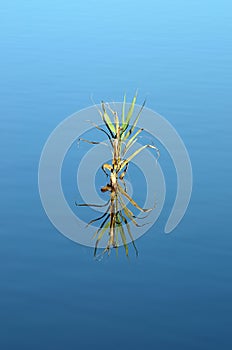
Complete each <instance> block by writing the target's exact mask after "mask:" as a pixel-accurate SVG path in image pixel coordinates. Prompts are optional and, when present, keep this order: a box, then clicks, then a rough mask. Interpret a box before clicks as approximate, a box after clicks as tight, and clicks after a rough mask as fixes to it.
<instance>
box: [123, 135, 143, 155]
mask: <svg viewBox="0 0 232 350" xmlns="http://www.w3.org/2000/svg"><path fill="white" fill-rule="evenodd" d="M143 130H144V129H143V128H141V129H139V130H138V131H137V132H136V133H135V134H134V135H133V136H132V137H131V138H130V140H129V141H128V142H127V144H126V146H125V148H124V150H123V156H124V155H125V154H126V153H127V152H128V150H129V148H130V147H131V146H132V145H133V144H134V143H135V142H136V141H137V139H136V137H137V136H138V135H139V134H140V133H141V132H142V131H143Z"/></svg>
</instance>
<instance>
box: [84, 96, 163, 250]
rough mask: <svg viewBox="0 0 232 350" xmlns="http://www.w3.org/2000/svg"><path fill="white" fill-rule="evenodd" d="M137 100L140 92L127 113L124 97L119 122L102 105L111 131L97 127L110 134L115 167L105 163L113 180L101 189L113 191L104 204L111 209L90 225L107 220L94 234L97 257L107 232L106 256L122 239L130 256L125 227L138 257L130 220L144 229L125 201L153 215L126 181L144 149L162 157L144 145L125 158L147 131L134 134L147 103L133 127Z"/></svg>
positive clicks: (101, 112) (113, 114) (103, 118)
mask: <svg viewBox="0 0 232 350" xmlns="http://www.w3.org/2000/svg"><path fill="white" fill-rule="evenodd" d="M136 99H137V93H136V94H135V96H134V98H133V100H132V102H131V104H130V107H129V110H128V112H127V114H125V107H126V97H124V101H123V107H122V115H121V122H120V120H119V117H118V114H117V112H116V111H114V110H112V108H111V107H110V105H109V104H106V103H104V102H102V104H101V107H102V110H99V113H100V115H101V118H102V120H103V122H104V124H105V126H106V128H107V131H106V130H104V129H102V128H101V127H99V126H98V125H95V124H94V126H95V127H96V128H97V129H98V130H100V131H102V132H103V133H104V134H106V135H107V137H108V139H109V141H110V144H111V147H112V164H107V163H105V164H103V165H102V170H103V171H104V173H105V174H106V175H107V177H109V183H108V184H107V185H106V186H104V187H102V188H101V191H102V192H107V191H108V192H110V199H109V201H108V202H107V203H106V204H105V205H103V206H107V209H106V211H105V213H104V214H103V215H102V216H100V217H98V218H97V219H93V220H91V221H90V222H89V223H88V225H90V224H93V223H94V222H96V221H98V220H101V219H103V221H102V223H101V225H100V227H99V228H98V229H97V231H96V232H95V235H94V238H97V239H96V244H95V250H94V255H95V256H96V252H97V247H98V244H99V241H100V240H101V239H102V237H103V235H104V233H105V232H108V233H109V239H108V243H107V246H106V248H105V250H104V252H103V253H105V252H108V253H110V249H111V247H114V248H116V249H118V239H119V236H120V237H121V239H122V242H123V245H124V248H125V252H126V255H127V256H128V245H127V239H126V233H125V230H124V227H126V230H127V234H128V235H129V237H130V239H131V241H132V243H133V246H134V248H135V251H136V254H138V251H137V249H136V246H135V244H134V240H133V236H132V233H131V230H130V225H129V221H131V222H132V223H133V224H134V225H135V226H140V225H139V224H138V223H137V221H136V220H135V219H136V216H135V215H134V213H133V212H132V211H131V210H130V209H129V208H128V207H127V206H126V204H125V202H124V199H125V198H126V199H127V200H128V201H129V202H130V203H131V204H132V205H133V206H134V207H135V208H137V209H138V210H139V211H141V212H149V211H150V210H152V208H150V209H143V208H141V207H140V206H139V205H138V204H137V203H136V202H135V201H134V200H133V199H132V198H131V197H130V196H129V194H128V193H127V190H126V184H125V181H124V177H125V175H126V172H127V169H128V165H129V162H130V161H131V160H132V159H133V158H134V157H135V156H136V155H137V154H139V153H140V152H141V151H142V150H144V149H145V148H152V149H154V150H155V151H156V152H157V154H158V156H159V151H158V149H157V148H156V147H155V146H154V145H150V144H147V145H145V146H141V147H140V148H139V149H137V150H136V151H135V152H134V153H133V154H132V155H130V156H129V157H128V158H125V156H126V154H127V152H128V150H129V149H130V148H131V147H132V146H133V145H134V144H135V143H136V141H137V139H138V136H139V134H140V133H141V132H142V131H143V129H142V128H141V129H139V130H137V131H136V132H135V133H134V131H135V128H136V125H137V122H138V120H139V117H140V115H141V112H142V110H143V108H144V105H145V101H144V103H143V105H142V107H141V108H140V110H139V113H138V114H137V116H136V118H135V120H134V122H133V124H132V125H130V121H131V118H132V115H133V112H134V107H135V103H136ZM110 115H112V117H113V120H114V121H113V122H112V119H111V117H110ZM80 140H82V141H85V142H88V143H91V144H97V143H98V142H92V141H88V140H84V139H80ZM120 182H121V184H122V185H123V187H122V186H121V185H120ZM77 205H79V206H90V207H91V206H92V207H99V206H100V205H97V204H77Z"/></svg>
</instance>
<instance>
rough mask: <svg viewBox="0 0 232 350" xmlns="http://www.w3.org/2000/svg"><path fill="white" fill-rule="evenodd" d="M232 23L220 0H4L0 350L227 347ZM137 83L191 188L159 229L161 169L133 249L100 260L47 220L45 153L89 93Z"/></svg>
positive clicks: (107, 93) (117, 92)
mask: <svg viewBox="0 0 232 350" xmlns="http://www.w3.org/2000/svg"><path fill="white" fill-rule="evenodd" d="M231 32H232V5H231V2H230V1H227V0H222V1H220V2H218V3H217V2H212V1H209V0H205V1H199V0H194V1H193V0H189V1H184V0H176V1H171V0H164V1H159V0H158V1H151V0H145V1H140V2H139V1H133V2H132V1H128V2H123V1H122V0H118V1H111V2H107V1H104V0H100V1H86V2H85V1H83V0H79V1H66V2H64V1H51V2H47V1H44V0H40V1H38V0H35V1H26V0H21V1H18V2H14V3H12V2H1V9H0V43H1V55H0V67H1V79H0V93H1V100H0V109H1V114H0V120H1V124H0V125H1V147H0V153H1V162H0V174H1V177H0V186H1V225H0V239H1V243H0V259H1V261H0V315H1V317H0V349H3V350H12V349H23V350H27V349H34V350H37V349H38V350H40V349H49V350H51V349H56V350H59V349H62V350H63V349H66V348H67V349H69V350H72V349H92V348H95V349H96V348H97V349H98V348H99V349H111V350H113V349H118V348H122V349H141V348H148V349H151V348H152V349H153V348H154V349H158V350H159V349H161V350H166V349H178V350H180V349H203V350H208V349H210V350H213V349H219V348H222V349H231V347H232V336H231V322H232V317H231V315H232V278H231V277H232V276H231V268H232V236H231V224H232V223H231V195H232V186H231V180H230V178H231V170H232V165H231V164H232V163H231V146H232V145H231V126H232V123H231V109H232V99H231V88H232V83H231V81H232V71H231V63H232V62H231V61H232V60H231V57H232V56H231V55H232V44H231ZM136 88H139V98H140V99H141V100H140V101H139V102H140V103H141V102H142V100H143V98H144V97H146V96H147V106H148V107H149V108H152V109H154V110H155V111H157V112H158V113H160V114H161V115H163V116H164V117H165V118H167V119H168V120H169V121H170V122H171V123H172V124H173V126H174V127H175V128H176V129H177V130H178V132H179V134H180V135H181V137H182V138H183V140H184V142H185V144H186V147H187V148H188V151H189V154H190V157H191V161H192V166H193V176H194V186H193V193H192V199H191V202H190V205H189V208H188V211H187V213H186V215H185V217H184V219H183V220H182V222H181V223H180V224H179V226H178V227H177V228H176V229H175V230H174V231H173V232H172V233H171V234H170V235H165V234H164V233H163V230H164V226H165V223H166V220H167V217H168V215H169V213H170V209H171V205H172V204H173V203H172V202H173V200H174V192H175V191H174V189H173V188H172V182H173V183H175V181H174V180H173V181H172V179H170V192H168V196H169V197H168V199H167V202H166V203H165V207H164V210H163V211H162V214H161V216H160V218H159V220H158V221H157V223H156V225H155V226H154V228H153V229H152V230H149V232H148V233H147V234H146V235H145V236H143V237H142V238H141V239H139V240H138V241H137V246H138V249H139V253H140V255H139V258H138V259H135V258H134V257H133V252H132V257H131V259H130V261H127V259H126V258H125V256H124V254H123V250H122V252H121V251H120V257H119V258H118V259H116V257H115V255H114V254H112V256H111V257H110V258H109V259H104V260H102V261H101V262H96V261H94V259H93V251H92V249H90V248H87V247H84V246H80V245H78V244H75V243H73V242H72V241H70V240H68V239H67V238H65V237H64V236H62V235H61V234H60V233H59V232H58V231H57V230H56V229H55V228H54V227H53V226H52V224H51V223H50V221H49V220H48V218H47V216H46V214H45V212H44V210H43V207H42V205H41V202H40V198H39V193H38V186H37V172H38V162H39V158H40V153H41V150H42V148H43V145H44V143H45V141H46V139H47V137H48V136H49V134H50V133H51V131H52V130H53V129H54V128H55V127H56V126H57V124H58V123H59V122H61V121H62V120H63V119H64V118H66V117H67V116H69V115H70V114H72V113H74V112H75V111H77V110H79V109H81V108H84V107H87V106H89V105H91V100H90V96H91V95H93V96H94V99H95V100H96V101H97V102H99V101H100V100H101V99H105V100H116V101H120V100H122V96H123V93H124V92H125V91H126V92H127V93H128V95H129V97H132V96H133V94H134V91H135V90H136ZM163 162H164V163H163V164H164V165H165V161H163ZM169 168H170V169H171V167H170V166H169V165H168V166H167V168H166V170H165V168H164V169H163V170H164V171H166V177H167V178H168V177H172V176H174V175H175V173H174V171H173V170H170V172H169Z"/></svg>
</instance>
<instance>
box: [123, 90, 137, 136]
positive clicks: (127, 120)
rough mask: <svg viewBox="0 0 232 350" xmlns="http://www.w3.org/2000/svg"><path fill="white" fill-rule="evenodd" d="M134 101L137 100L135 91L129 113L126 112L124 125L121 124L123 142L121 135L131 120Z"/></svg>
mask: <svg viewBox="0 0 232 350" xmlns="http://www.w3.org/2000/svg"><path fill="white" fill-rule="evenodd" d="M136 99H137V91H136V93H135V96H134V97H133V100H132V102H131V105H130V108H129V111H128V113H127V116H126V120H125V123H124V124H123V128H122V132H121V137H122V140H123V134H124V133H125V131H126V129H127V128H128V126H129V123H130V120H131V117H132V115H133V111H134V107H135V103H136Z"/></svg>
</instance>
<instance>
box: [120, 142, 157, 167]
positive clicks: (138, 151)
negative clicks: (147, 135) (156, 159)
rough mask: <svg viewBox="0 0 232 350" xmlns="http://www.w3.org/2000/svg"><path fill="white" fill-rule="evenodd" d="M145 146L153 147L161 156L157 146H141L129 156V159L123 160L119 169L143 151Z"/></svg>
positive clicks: (146, 146)
mask: <svg viewBox="0 0 232 350" xmlns="http://www.w3.org/2000/svg"><path fill="white" fill-rule="evenodd" d="M145 148H153V149H155V150H156V152H157V153H158V156H159V150H158V148H157V147H155V146H153V145H145V146H142V147H140V148H139V149H137V150H136V151H135V152H134V153H133V154H132V155H131V156H130V157H128V158H127V159H125V160H124V161H122V163H121V164H120V168H119V171H120V170H121V169H123V168H124V166H126V164H127V163H129V162H130V161H131V160H132V159H133V158H134V157H136V156H137V155H138V154H139V153H140V152H141V151H143V150H144V149H145Z"/></svg>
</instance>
